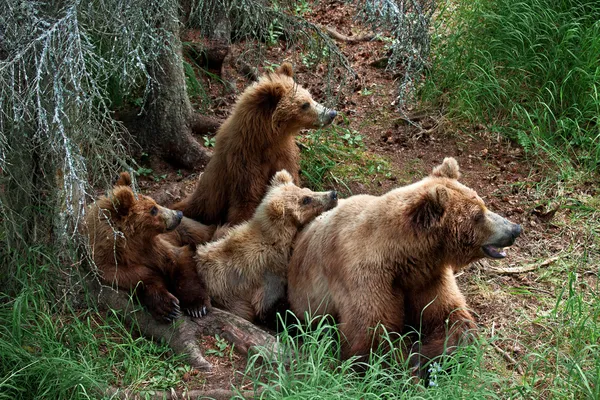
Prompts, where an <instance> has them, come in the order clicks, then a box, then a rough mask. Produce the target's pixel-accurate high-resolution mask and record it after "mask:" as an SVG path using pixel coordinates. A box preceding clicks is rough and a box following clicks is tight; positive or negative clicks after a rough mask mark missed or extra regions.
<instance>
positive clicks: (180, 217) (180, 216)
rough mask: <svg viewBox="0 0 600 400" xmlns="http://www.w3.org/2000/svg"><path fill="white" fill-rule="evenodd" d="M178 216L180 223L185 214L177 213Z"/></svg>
mask: <svg viewBox="0 0 600 400" xmlns="http://www.w3.org/2000/svg"><path fill="white" fill-rule="evenodd" d="M176 216H177V219H178V220H179V221H181V220H182V219H183V212H181V211H177V214H176Z"/></svg>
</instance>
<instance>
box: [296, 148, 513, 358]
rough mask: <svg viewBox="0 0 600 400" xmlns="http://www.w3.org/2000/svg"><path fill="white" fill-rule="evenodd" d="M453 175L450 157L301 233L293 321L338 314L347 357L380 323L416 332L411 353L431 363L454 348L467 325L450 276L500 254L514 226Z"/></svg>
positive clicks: (365, 350)
mask: <svg viewBox="0 0 600 400" xmlns="http://www.w3.org/2000/svg"><path fill="white" fill-rule="evenodd" d="M458 178H459V171H458V164H457V163H456V160H454V159H453V158H446V159H445V160H444V163H443V164H442V165H440V166H438V167H436V168H435V169H434V170H433V172H432V174H431V175H430V176H429V177H427V178H425V179H423V180H421V181H419V182H417V183H414V184H412V185H409V186H405V187H401V188H398V189H395V190H392V191H390V192H388V193H387V194H385V195H383V196H380V197H376V196H369V195H359V196H352V197H350V198H348V199H346V200H341V201H340V203H339V205H338V206H337V207H336V208H335V209H333V210H331V211H329V212H327V213H324V214H323V215H321V216H320V217H318V218H317V219H316V220H315V221H313V222H312V223H311V224H309V225H308V226H307V227H306V228H305V229H304V230H303V231H302V232H301V233H300V234H299V235H298V239H297V242H296V245H295V248H294V254H293V256H292V258H291V260H290V265H289V270H288V278H289V287H288V290H289V297H288V298H289V301H290V304H291V308H292V310H293V311H294V312H295V313H296V315H297V316H299V317H303V315H304V313H305V312H307V311H310V312H311V313H312V314H313V315H315V314H331V315H333V316H335V317H337V319H338V321H339V323H340V330H341V332H342V334H343V337H345V340H344V341H343V343H342V356H343V357H344V358H348V357H350V356H353V355H358V356H367V355H368V354H369V350H370V348H371V346H375V347H377V345H378V343H379V337H378V336H379V335H378V334H377V333H376V332H375V328H376V327H377V325H378V324H379V323H381V325H383V326H384V327H385V328H387V330H388V331H390V332H399V333H401V332H403V331H404V329H405V327H413V328H416V329H419V327H421V334H422V336H421V339H422V341H421V343H422V345H421V348H420V349H414V350H416V351H418V352H419V353H420V354H421V355H422V356H424V357H427V358H428V359H431V358H433V357H435V356H438V355H440V354H442V353H444V352H445V351H448V352H449V351H452V349H453V348H454V347H455V346H456V345H457V344H458V343H459V341H460V340H461V338H462V337H463V335H464V334H465V333H466V332H467V331H468V330H469V329H471V328H473V327H474V320H473V317H472V316H471V314H470V313H469V312H468V311H467V310H466V307H467V304H466V301H465V298H464V297H463V295H462V294H461V292H460V290H459V289H458V286H457V285H456V281H455V278H454V275H453V270H458V269H460V268H463V267H464V266H466V265H467V264H469V263H471V262H473V261H475V260H478V259H481V258H482V257H485V256H488V257H493V258H501V257H503V256H504V254H503V253H502V252H501V251H499V249H498V248H500V247H506V246H510V245H512V243H513V242H514V240H515V239H516V238H517V237H518V236H519V234H520V232H521V227H520V226H519V225H516V224H513V223H511V222H509V221H507V220H506V219H504V218H502V217H500V216H499V215H497V214H494V213H492V212H490V211H488V210H487V209H486V207H485V205H484V203H483V201H482V200H481V198H480V197H479V196H478V195H477V193H475V192H474V191H473V190H471V189H469V188H467V187H466V186H464V185H462V184H460V183H459V182H458V181H457V179H458ZM446 340H447V341H446ZM413 362H415V364H419V363H420V360H419V357H418V356H417V357H413Z"/></svg>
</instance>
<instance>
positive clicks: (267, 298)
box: [196, 170, 337, 322]
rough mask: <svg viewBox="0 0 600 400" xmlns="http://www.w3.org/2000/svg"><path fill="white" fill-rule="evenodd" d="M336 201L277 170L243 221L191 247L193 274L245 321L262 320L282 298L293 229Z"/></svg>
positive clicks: (220, 303)
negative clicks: (196, 274) (295, 181)
mask: <svg viewBox="0 0 600 400" xmlns="http://www.w3.org/2000/svg"><path fill="white" fill-rule="evenodd" d="M336 204H337V194H336V192H335V191H331V192H312V191H310V190H309V189H302V188H299V187H297V186H296V185H294V183H293V177H292V175H291V174H290V173H288V172H287V171H285V170H282V171H279V172H277V173H276V174H275V176H274V177H273V179H272V181H271V185H270V186H269V188H268V192H267V194H266V195H265V198H264V199H263V201H262V202H261V203H260V204H259V206H258V208H257V209H256V211H255V213H254V216H253V217H252V218H251V219H250V220H249V221H246V222H245V223H242V224H240V225H237V226H235V227H232V228H231V229H229V230H228V231H227V233H225V236H224V237H222V238H221V239H219V240H218V241H216V242H211V243H207V244H206V245H204V246H199V247H198V249H197V251H196V262H197V268H198V274H200V276H202V277H203V278H204V280H205V282H206V287H207V289H208V292H209V294H210V296H211V298H212V300H213V302H214V304H215V305H216V306H219V307H221V308H223V309H225V310H228V311H230V312H232V313H234V314H236V315H239V316H240V317H242V318H245V319H247V320H248V321H251V322H253V321H254V320H255V318H258V319H259V320H262V319H264V317H265V316H266V313H267V312H270V311H272V309H273V307H274V306H275V305H276V304H277V302H278V301H279V300H285V286H286V283H287V265H288V261H289V257H290V254H291V247H292V242H293V240H294V238H295V237H296V234H297V233H298V230H299V229H301V228H302V227H303V226H304V225H305V224H307V223H308V222H310V221H311V220H313V219H314V218H315V217H316V216H317V215H319V214H320V213H322V212H323V211H326V210H329V209H331V208H332V207H335V205H336Z"/></svg>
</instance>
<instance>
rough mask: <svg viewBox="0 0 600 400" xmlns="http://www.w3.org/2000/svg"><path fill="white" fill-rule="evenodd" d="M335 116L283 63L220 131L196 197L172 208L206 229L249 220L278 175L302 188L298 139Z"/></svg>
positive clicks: (246, 93)
mask: <svg viewBox="0 0 600 400" xmlns="http://www.w3.org/2000/svg"><path fill="white" fill-rule="evenodd" d="M335 116H336V112H335V111H334V110H328V109H327V108H325V107H323V106H322V105H321V104H319V103H317V102H316V101H314V100H313V98H312V97H311V95H310V93H309V92H308V91H307V90H306V89H304V88H302V87H301V86H299V85H298V84H297V83H296V82H295V81H294V79H293V71H292V66H291V65H290V64H289V63H284V64H282V65H281V67H279V68H278V69H277V70H276V71H275V72H274V73H268V74H266V75H264V76H262V77H261V78H260V79H259V81H258V82H256V83H254V84H253V85H252V86H250V87H248V88H247V89H246V90H245V91H244V92H243V93H242V95H241V96H240V97H239V99H238V100H237V102H236V104H235V106H234V108H233V111H232V113H231V116H230V117H229V118H227V120H226V121H225V122H224V123H223V125H222V126H221V127H220V128H219V130H218V131H217V135H216V143H215V148H214V154H213V156H212V158H211V159H210V162H209V163H208V165H207V166H206V169H205V171H204V173H203V174H202V175H201V177H200V180H199V183H198V185H197V187H196V189H195V191H194V193H193V194H191V195H190V196H188V197H187V198H186V199H184V200H182V201H180V202H179V203H177V204H175V205H174V206H173V208H174V209H176V210H181V211H183V214H184V215H185V216H186V217H190V218H193V219H195V220H198V221H201V222H203V223H205V224H223V223H226V222H228V223H230V224H231V225H236V224H238V223H240V222H243V221H246V220H248V219H250V218H251V217H252V215H253V213H254V210H255V209H256V207H257V206H258V204H259V203H260V201H261V200H262V198H263V196H264V194H265V191H266V188H267V186H268V184H269V180H270V179H271V177H272V176H273V175H274V174H275V173H276V172H277V171H279V170H281V169H285V170H287V171H289V172H290V173H291V174H292V177H293V179H294V182H295V183H296V184H298V183H299V181H298V179H299V178H298V171H299V169H300V168H299V150H298V146H297V145H296V141H295V136H296V135H297V134H298V133H299V132H300V130H301V129H305V128H318V127H322V126H325V125H328V124H330V123H331V122H332V121H333V120H334V118H335Z"/></svg>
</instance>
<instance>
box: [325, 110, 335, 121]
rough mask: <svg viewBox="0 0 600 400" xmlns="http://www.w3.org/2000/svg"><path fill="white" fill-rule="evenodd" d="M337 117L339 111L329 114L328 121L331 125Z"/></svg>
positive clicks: (332, 111) (330, 111) (331, 111)
mask: <svg viewBox="0 0 600 400" xmlns="http://www.w3.org/2000/svg"><path fill="white" fill-rule="evenodd" d="M335 117H337V111H335V110H329V112H328V113H327V119H328V120H329V123H332V122H333V120H334V119H335Z"/></svg>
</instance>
